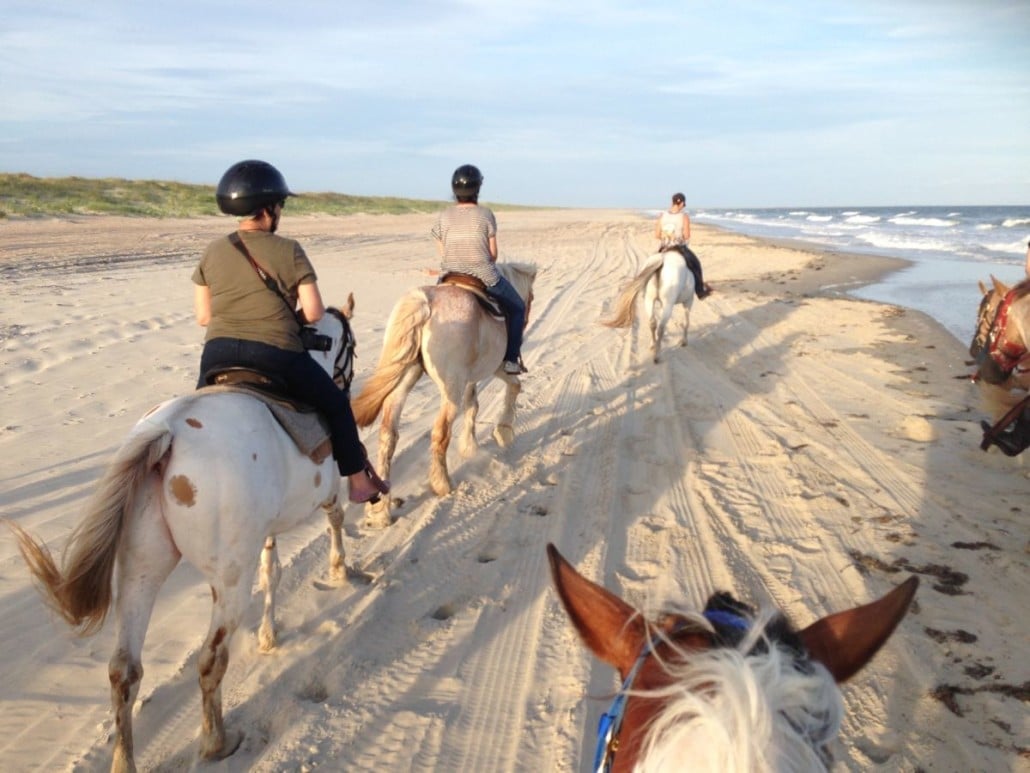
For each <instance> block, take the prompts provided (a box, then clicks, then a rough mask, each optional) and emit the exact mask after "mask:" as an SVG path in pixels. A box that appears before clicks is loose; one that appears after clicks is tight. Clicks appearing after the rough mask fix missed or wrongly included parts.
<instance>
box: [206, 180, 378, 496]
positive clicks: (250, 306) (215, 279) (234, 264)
mask: <svg viewBox="0 0 1030 773" xmlns="http://www.w3.org/2000/svg"><path fill="white" fill-rule="evenodd" d="M293 195H294V194H293V193H291V192H290V189H289V188H288V187H287V185H286V180H285V179H284V178H283V176H282V174H280V172H279V170H278V169H276V168H275V167H274V166H272V165H271V164H269V163H267V162H265V161H256V160H248V161H240V162H239V163H236V164H233V165H232V166H231V167H229V169H228V170H227V171H226V172H225V174H224V175H222V179H221V180H220V181H219V183H218V188H217V191H216V195H215V198H216V200H217V202H218V208H219V209H220V210H221V211H222V212H223V213H225V214H227V215H235V216H236V217H238V218H239V219H240V220H239V225H238V229H237V230H236V231H235V232H234V233H233V234H230V235H229V236H222V237H220V238H218V239H215V240H214V241H213V242H211V243H210V244H209V245H208V246H207V249H205V250H204V254H203V257H201V259H200V263H199V264H198V265H197V268H196V270H195V271H194V272H193V277H192V279H193V284H194V295H193V301H194V302H193V306H194V311H195V312H196V317H197V322H198V323H199V324H200V325H201V326H202V327H206V328H207V333H206V335H205V340H204V350H203V353H202V354H201V357H200V380H199V382H198V384H197V388H198V389H199V388H201V387H203V386H205V385H206V378H205V376H206V374H208V373H209V372H211V371H212V370H217V369H219V368H223V367H232V366H236V367H240V366H242V367H247V368H253V369H255V370H259V371H261V372H265V373H270V374H272V375H275V376H278V377H279V378H280V379H282V381H284V382H285V384H286V388H287V390H288V392H289V393H290V395H291V396H293V397H294V398H296V399H297V400H300V401H301V402H304V403H306V404H308V405H311V406H312V407H313V408H315V409H316V410H317V411H318V412H319V413H320V414H321V415H322V416H324V417H325V419H326V420H327V422H328V424H329V434H330V439H331V442H332V447H333V456H334V457H335V459H336V464H337V467H338V468H339V470H340V475H342V476H344V477H346V478H347V481H348V488H349V497H350V501H351V502H355V503H360V502H370V501H376V500H377V499H378V497H379V495H380V494H385V493H387V492H388V491H389V483H388V482H385V481H382V480H381V479H380V478H379V476H378V475H376V472H375V470H374V469H373V468H372V465H371V464H370V463H369V462H368V460H367V457H366V454H365V448H364V446H363V445H362V444H361V441H360V439H359V438H358V429H357V425H356V424H355V423H354V414H353V413H352V412H351V407H350V396H349V395H348V394H347V393H346V392H345V391H342V390H341V389H340V388H339V387H337V386H336V384H335V383H334V382H333V379H332V377H331V376H330V375H329V374H328V373H327V372H326V371H325V370H323V369H322V368H321V367H320V366H319V365H318V363H317V362H315V361H314V360H313V359H312V358H311V357H310V356H309V355H308V353H307V351H306V350H305V348H304V345H303V343H302V341H301V332H300V331H301V326H302V325H304V324H310V323H313V322H317V321H318V320H319V319H321V318H322V315H323V314H324V313H325V306H324V304H323V303H322V295H321V293H320V292H319V289H318V282H317V277H316V275H315V269H314V268H313V267H312V265H311V261H310V260H308V256H307V255H306V254H305V253H304V248H303V247H301V246H300V244H299V243H298V242H296V241H294V240H293V239H287V238H284V237H282V236H279V235H278V234H276V231H277V230H278V228H279V219H280V218H281V217H282V211H283V207H284V206H285V205H286V199H287V197H289V196H293ZM237 242H238V243H239V244H240V245H242V247H240V246H237V244H236V243H237ZM253 263H256V265H253ZM258 268H261V269H262V271H263V272H264V274H265V276H266V277H268V278H269V280H270V281H271V282H274V285H273V284H267V285H266V284H265V281H264V277H262V276H261V274H259V272H258V270H257V269H258ZM276 287H278V290H276V289H275V288H276ZM298 302H299V304H300V308H299V309H297V308H296V307H297V304H298Z"/></svg>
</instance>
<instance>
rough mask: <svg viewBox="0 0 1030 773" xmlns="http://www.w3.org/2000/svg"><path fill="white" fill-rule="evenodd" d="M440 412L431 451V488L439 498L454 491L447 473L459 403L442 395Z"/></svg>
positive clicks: (437, 416)
mask: <svg viewBox="0 0 1030 773" xmlns="http://www.w3.org/2000/svg"><path fill="white" fill-rule="evenodd" d="M441 397H442V404H441V406H440V412H439V413H438V414H437V415H436V421H435V422H434V423H433V434H432V437H431V439H430V444H429V445H430V449H429V486H430V488H432V489H433V493H435V494H436V495H437V496H441V497H442V496H445V495H447V494H450V493H451V491H453V489H454V486H453V485H452V484H451V476H450V475H449V474H448V473H447V447H448V446H449V445H450V444H451V425H452V424H454V417H455V416H456V415H457V413H458V406H457V401H456V400H455V399H454V397H453V396H452V395H449V394H446V393H444V394H442V395H441Z"/></svg>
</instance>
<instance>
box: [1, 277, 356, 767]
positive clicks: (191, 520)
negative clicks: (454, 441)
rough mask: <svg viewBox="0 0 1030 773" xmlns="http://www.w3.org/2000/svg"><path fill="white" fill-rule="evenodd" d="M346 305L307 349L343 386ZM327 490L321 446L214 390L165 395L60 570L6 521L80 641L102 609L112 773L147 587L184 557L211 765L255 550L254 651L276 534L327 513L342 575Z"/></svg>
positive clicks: (269, 611)
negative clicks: (311, 446)
mask: <svg viewBox="0 0 1030 773" xmlns="http://www.w3.org/2000/svg"><path fill="white" fill-rule="evenodd" d="M353 306H354V299H353V297H351V298H349V299H348V306H347V307H346V308H345V309H344V311H343V312H339V311H337V310H336V309H328V310H327V311H328V312H329V313H327V314H326V315H325V316H324V317H322V319H321V320H319V321H318V323H317V324H316V325H315V328H316V329H317V331H318V332H319V333H321V334H323V335H327V336H329V337H330V338H331V339H332V348H331V349H330V350H329V351H326V352H322V351H311V352H309V354H310V355H311V357H312V358H314V360H315V361H316V362H318V364H319V365H321V366H322V367H323V368H324V369H325V370H326V372H328V373H329V374H330V375H331V376H332V377H333V380H334V381H335V382H336V385H337V386H338V387H339V388H340V389H342V390H344V391H346V389H347V388H348V386H349V384H350V379H351V376H352V374H353V367H352V366H353V349H354V338H353V335H352V334H351V331H350V324H349V323H348V322H347V317H349V316H350V313H351V310H352V309H353ZM244 429H245V430H246V431H242V430H244ZM339 488H340V475H339V472H338V471H337V468H336V461H335V460H334V459H333V456H332V454H330V453H328V448H326V449H325V451H324V452H320V451H319V450H318V449H317V448H316V452H315V453H313V454H305V453H303V452H301V451H300V450H298V448H297V446H296V444H295V443H294V441H293V440H292V439H291V436H290V435H289V434H288V433H287V431H286V430H285V429H284V428H283V426H282V425H281V424H280V422H279V421H278V420H277V419H276V417H275V416H273V414H272V411H271V410H270V409H269V407H268V405H267V404H266V403H265V402H263V401H262V400H261V398H259V397H257V396H254V395H253V394H252V393H247V392H244V391H232V390H226V389H225V388H223V387H213V388H209V389H200V390H197V391H195V392H191V393H189V394H187V395H183V396H181V397H176V398H175V399H172V400H168V401H166V402H164V403H162V404H161V405H159V406H157V407H156V408H154V409H153V410H151V411H150V412H149V413H147V414H146V415H145V416H144V417H143V418H141V419H140V420H139V421H138V422H137V423H136V425H135V426H134V427H133V429H132V431H131V432H130V433H129V435H128V437H127V438H126V439H125V441H124V442H123V443H122V445H121V447H120V448H119V449H118V451H117V452H116V453H115V455H114V458H113V459H112V460H111V462H110V464H109V465H108V467H107V469H106V470H105V472H104V475H103V477H102V478H101V479H100V481H99V483H98V484H97V489H96V492H95V493H94V495H93V497H92V498H91V499H90V501H89V503H88V505H87V507H86V512H85V514H84V517H83V519H82V521H81V522H80V523H79V525H78V526H77V527H76V529H75V530H74V531H73V532H72V534H71V536H70V537H69V538H68V540H67V541H66V543H65V548H64V554H63V558H62V560H61V562H60V566H59V565H58V563H57V561H56V560H55V559H54V558H53V556H52V555H51V553H50V550H49V549H48V548H47V547H46V546H45V545H43V544H41V543H40V542H38V541H37V540H36V539H34V538H33V537H32V536H30V535H29V534H28V533H27V532H26V531H25V530H24V529H22V528H21V527H19V526H18V525H17V524H15V523H14V522H13V521H8V522H7V523H8V525H9V526H10V527H11V528H12V530H13V531H14V533H15V535H16V536H17V538H18V547H19V549H20V550H21V554H22V556H23V558H24V559H25V561H26V563H27V565H28V568H29V570H30V572H31V573H32V575H33V577H34V579H35V580H36V581H37V585H38V586H39V589H40V591H41V592H42V593H43V596H44V600H45V601H46V603H47V604H48V605H49V606H50V607H51V608H52V609H53V610H54V611H55V612H57V614H59V615H60V616H61V618H62V619H63V620H64V621H65V622H66V623H68V624H69V625H70V626H72V627H73V628H75V629H76V631H77V632H78V633H79V634H80V635H83V636H85V635H88V634H92V633H95V632H96V631H98V630H99V629H100V628H101V627H102V626H103V624H104V620H105V619H106V617H107V614H108V611H109V609H110V608H111V606H112V605H113V607H114V611H115V634H116V637H115V639H116V640H115V649H114V653H113V654H112V656H111V661H110V664H109V665H108V677H109V680H110V691H111V711H112V713H113V714H114V728H115V729H114V754H113V758H112V761H111V770H112V771H116V773H124V772H125V771H134V770H135V769H136V764H135V755H134V751H133V748H134V744H133V733H132V718H133V705H134V704H135V702H136V696H137V694H138V693H139V688H140V682H141V681H142V679H143V661H142V651H143V641H144V639H145V637H146V633H147V626H148V624H149V622H150V615H151V611H152V610H153V606H154V601H155V600H156V598H157V595H158V591H159V590H160V589H161V586H162V585H163V584H164V581H165V580H166V579H167V577H168V575H169V574H171V572H172V570H173V569H174V568H175V567H176V565H178V563H179V561H180V560H182V559H185V560H186V561H188V562H189V563H191V564H192V565H193V566H195V567H196V568H197V570H199V571H200V573H201V574H202V575H203V577H204V579H205V581H206V582H207V583H208V585H209V586H210V587H211V602H212V608H211V619H210V624H209V627H208V632H207V636H206V638H205V640H204V643H203V645H202V646H201V647H200V650H199V656H198V658H197V661H198V662H197V668H198V671H199V674H200V691H201V703H200V711H201V731H200V749H199V754H200V757H201V758H204V759H221V758H223V757H226V756H228V755H230V754H232V753H233V752H234V751H235V750H236V749H237V747H238V746H239V744H240V741H241V740H242V738H243V731H242V729H239V728H236V729H229V730H227V729H226V727H225V724H224V722H223V719H222V679H223V677H224V676H225V673H226V670H227V669H228V667H229V652H230V645H231V643H232V638H233V634H234V633H235V631H236V629H237V628H238V627H239V625H240V621H241V619H242V617H243V613H244V612H245V611H246V609H247V606H248V605H249V604H250V602H251V598H252V592H253V578H254V575H255V570H257V568H258V566H259V555H260V575H259V578H258V580H259V587H260V589H261V591H262V592H263V593H264V612H263V614H262V616H261V624H260V627H259V629H258V645H259V648H260V649H261V650H262V651H270V650H272V649H273V648H274V647H275V646H276V643H277V642H276V626H275V594H276V587H277V585H278V583H279V577H280V573H281V570H280V565H279V558H278V553H277V550H276V544H275V535H277V534H280V533H282V532H284V531H286V530H288V529H290V528H292V527H294V526H296V525H297V524H299V523H300V522H302V521H305V520H307V519H308V518H310V517H311V516H312V515H313V514H314V513H315V512H316V511H318V510H319V509H322V510H325V512H326V513H327V515H328V517H329V533H330V538H331V544H330V554H329V564H330V580H332V581H334V582H336V583H338V584H339V583H342V582H344V581H345V579H346V576H347V575H346V567H345V566H344V563H343V541H342V536H341V527H342V524H343V511H342V510H341V509H340V505H339V502H338V498H339Z"/></svg>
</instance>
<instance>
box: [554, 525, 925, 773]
mask: <svg viewBox="0 0 1030 773" xmlns="http://www.w3.org/2000/svg"><path fill="white" fill-rule="evenodd" d="M547 555H548V558H549V559H550V563H551V575H552V577H553V579H554V584H555V587H556V588H557V590H558V595H559V597H560V598H561V602H562V604H563V605H564V607H565V610H566V611H567V612H568V614H569V617H570V618H571V619H572V623H573V625H574V626H575V627H576V630H577V631H578V632H579V634H580V636H581V638H582V639H583V641H584V643H585V644H586V646H587V647H588V648H589V649H590V650H591V651H592V652H593V653H594V654H595V655H596V656H597V657H598V658H600V659H601V660H603V661H605V662H606V663H608V664H609V665H612V666H614V667H615V668H617V669H618V671H619V676H620V679H621V681H622V687H621V688H620V690H619V692H618V694H617V696H616V698H615V700H614V702H613V704H612V706H611V708H610V709H609V710H608V711H607V712H606V713H605V714H604V715H603V716H602V717H601V722H600V726H599V727H598V743H597V754H596V758H595V761H594V767H593V768H592V769H593V770H598V771H608V770H610V771H613V773H616V772H618V771H629V770H634V771H651V770H655V771H657V770H683V769H687V768H689V769H690V770H692V771H719V772H720V773H730V772H731V771H750V772H752V773H753V772H754V771H778V772H780V773H783V772H785V771H799V772H800V771H812V770H824V769H826V768H827V766H828V765H829V763H830V761H831V755H830V751H829V744H830V742H831V741H832V740H833V739H834V738H835V737H836V735H837V732H838V731H839V727H840V720H841V715H842V713H843V705H842V701H841V698H840V692H839V690H838V689H837V686H836V683H839V682H843V681H844V680H846V679H848V678H849V677H851V676H853V675H854V674H855V673H857V672H858V671H859V669H861V668H862V667H863V666H864V665H865V664H866V663H867V662H868V661H869V660H870V659H871V658H872V657H873V655H875V654H876V652H877V650H879V649H880V647H881V646H883V644H884V642H886V641H887V638H888V637H889V636H890V635H891V633H892V632H893V631H894V628H895V627H896V626H897V625H898V623H899V622H900V621H901V619H902V618H903V617H904V616H905V613H906V611H907V610H908V607H909V604H910V603H911V601H912V598H913V596H914V595H915V592H916V587H917V586H918V584H919V580H918V578H916V577H910V578H909V579H908V580H906V581H905V582H904V583H902V584H901V585H900V586H898V587H896V588H894V590H892V591H890V592H889V593H888V594H887V595H886V596H884V597H883V598H881V599H880V600H879V601H874V602H873V603H871V604H866V605H864V606H860V607H856V608H854V609H850V610H848V611H846V612H838V613H837V614H833V615H829V616H827V617H824V618H822V619H821V620H817V621H816V622H814V623H812V624H811V625H810V626H808V627H807V628H805V629H804V630H802V631H800V632H795V631H794V630H793V629H792V628H791V627H790V626H789V624H788V623H787V622H786V620H785V619H784V618H783V616H782V615H779V614H777V613H774V612H771V611H766V612H764V613H760V614H758V615H754V614H753V613H751V611H750V609H749V608H748V607H746V606H745V605H743V604H741V603H740V602H738V601H736V600H735V599H733V597H732V596H729V594H725V593H719V594H715V595H714V596H713V597H712V598H711V599H710V600H709V602H708V605H707V606H706V608H705V611H704V613H703V614H695V613H686V614H683V613H674V614H666V615H664V616H662V617H661V618H659V619H658V620H656V621H653V622H649V621H646V620H645V619H644V618H643V617H642V616H641V615H640V613H639V612H637V611H636V610H635V609H633V607H631V606H630V605H629V604H627V603H626V602H625V601H623V600H622V599H620V598H619V597H618V596H616V595H615V594H613V593H611V592H610V591H608V590H606V589H604V588H602V587H601V586H600V585H596V584H594V583H592V582H590V581H589V580H587V579H586V578H584V577H582V576H581V575H580V574H579V573H578V572H576V570H575V569H573V567H572V566H571V565H570V564H569V563H568V562H567V561H566V560H565V559H564V558H563V557H562V556H561V554H560V553H558V551H557V549H556V548H555V547H554V545H548V546H547ZM688 763H689V764H688Z"/></svg>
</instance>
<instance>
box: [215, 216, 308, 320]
mask: <svg viewBox="0 0 1030 773" xmlns="http://www.w3.org/2000/svg"><path fill="white" fill-rule="evenodd" d="M229 241H230V242H232V246H233V247H235V248H236V249H238V250H239V251H240V252H241V253H243V257H245V258H246V259H247V262H248V263H250V265H251V266H252V267H253V268H254V270H255V271H257V275H258V276H259V277H261V281H262V282H264V283H265V287H267V288H268V289H269V290H271V291H272V292H273V293H275V294H276V295H278V296H279V299H280V300H281V301H282V302H283V303H284V304H286V308H287V309H289V310H290V314H292V315H293V316H294V317H296V316H297V312H296V310H295V309H294V308H293V306H291V305H290V302H289V301H288V300H286V296H285V295H283V291H282V290H280V289H279V283H278V282H276V281H275V279H273V278H272V277H270V276H269V275H268V272H267V271H265V270H264V269H263V268H261V266H259V265H258V262H257V261H256V260H254V256H253V255H251V254H250V250H248V249H247V245H246V244H244V243H243V239H241V238H240V235H239V233H237V232H236V231H233V232H232V233H231V234H229ZM299 322H300V320H298V323H299Z"/></svg>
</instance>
